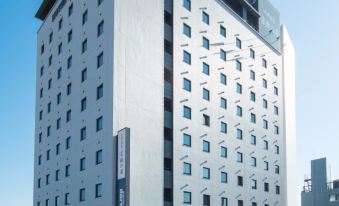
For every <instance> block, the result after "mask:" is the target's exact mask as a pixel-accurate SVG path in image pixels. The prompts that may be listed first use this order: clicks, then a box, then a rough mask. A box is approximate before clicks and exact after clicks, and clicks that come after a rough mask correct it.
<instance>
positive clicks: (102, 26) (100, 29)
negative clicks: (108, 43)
mask: <svg viewBox="0 0 339 206" xmlns="http://www.w3.org/2000/svg"><path fill="white" fill-rule="evenodd" d="M103 33H104V21H101V22H100V23H99V24H98V28H97V36H98V37H99V36H101V35H102V34H103Z"/></svg>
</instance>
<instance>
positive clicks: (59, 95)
mask: <svg viewBox="0 0 339 206" xmlns="http://www.w3.org/2000/svg"><path fill="white" fill-rule="evenodd" d="M60 103H61V93H59V94H58V95H57V104H60Z"/></svg>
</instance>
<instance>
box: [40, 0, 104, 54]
mask: <svg viewBox="0 0 339 206" xmlns="http://www.w3.org/2000/svg"><path fill="white" fill-rule="evenodd" d="M102 2H103V0H98V6H100V5H101V3H102ZM73 11H74V7H73V3H71V4H70V5H69V7H68V17H70V16H71V15H72V14H73ZM87 21H88V10H85V11H84V12H83V14H82V24H83V25H84V24H85V23H86V22H87ZM62 27H63V18H60V20H59V21H58V30H61V29H62ZM71 31H72V30H71ZM71 31H70V32H69V33H68V34H72V32H71ZM102 33H103V21H102V22H101V23H99V25H98V36H100V35H101V34H102ZM71 36H72V35H68V37H69V38H68V42H70V41H71V39H72V38H70V37H71ZM52 41H53V32H51V33H50V34H49V43H52ZM44 51H45V45H44V44H42V45H41V48H40V53H41V55H42V54H43V53H44Z"/></svg>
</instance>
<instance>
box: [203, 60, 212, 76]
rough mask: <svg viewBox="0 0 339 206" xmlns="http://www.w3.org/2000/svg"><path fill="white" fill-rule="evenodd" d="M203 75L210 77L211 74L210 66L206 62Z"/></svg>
mask: <svg viewBox="0 0 339 206" xmlns="http://www.w3.org/2000/svg"><path fill="white" fill-rule="evenodd" d="M202 73H204V74H206V75H209V74H210V65H208V64H206V63H205V62H204V63H203V64H202Z"/></svg>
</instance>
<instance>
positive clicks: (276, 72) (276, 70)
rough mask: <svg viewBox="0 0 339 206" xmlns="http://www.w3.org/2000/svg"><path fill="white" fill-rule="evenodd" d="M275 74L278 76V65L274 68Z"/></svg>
mask: <svg viewBox="0 0 339 206" xmlns="http://www.w3.org/2000/svg"><path fill="white" fill-rule="evenodd" d="M273 74H274V76H278V69H277V68H276V67H274V68H273Z"/></svg>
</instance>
